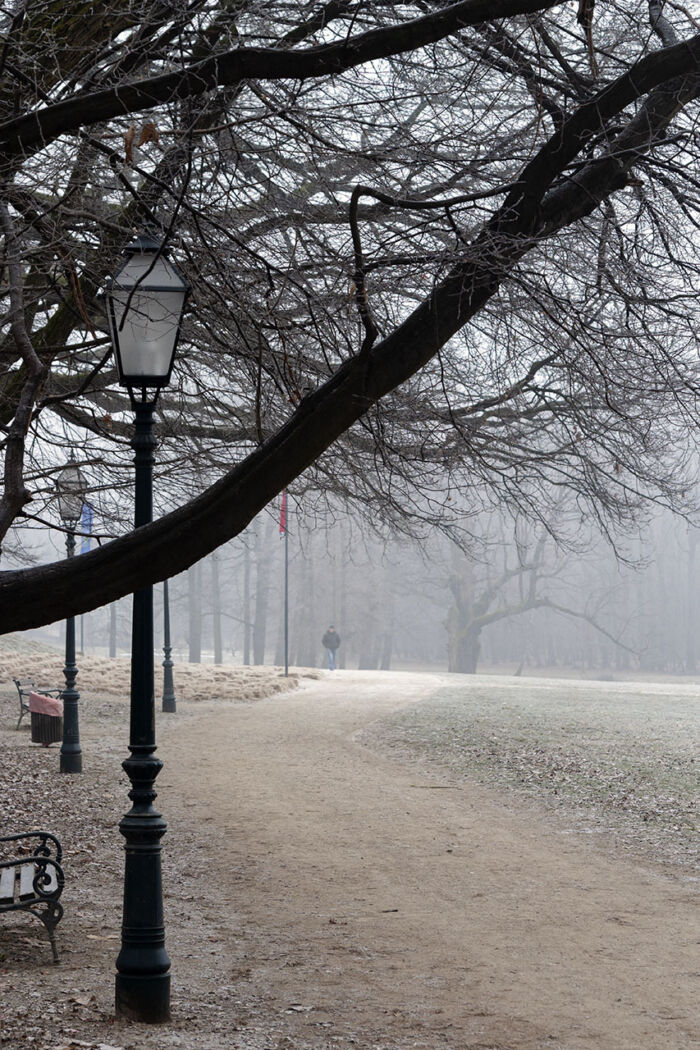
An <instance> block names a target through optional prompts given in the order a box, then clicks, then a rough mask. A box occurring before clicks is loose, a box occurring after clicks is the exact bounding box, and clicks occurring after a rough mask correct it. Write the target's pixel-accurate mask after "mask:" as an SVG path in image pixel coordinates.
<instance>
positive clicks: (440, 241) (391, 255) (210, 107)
mask: <svg viewBox="0 0 700 1050" xmlns="http://www.w3.org/2000/svg"><path fill="white" fill-rule="evenodd" d="M0 11H1V14H0V19H1V21H2V31H1V35H2V48H1V49H0V67H2V70H3V77H2V86H1V87H0V107H1V109H2V123H1V124H0V164H1V171H0V180H1V182H0V227H1V232H2V246H1V250H2V278H1V283H0V295H1V296H2V301H3V304H4V307H5V312H4V318H3V322H2V326H1V327H0V418H1V420H2V425H3V450H4V490H3V495H2V498H1V499H0V536H1V537H4V538H5V539H4V541H3V542H4V550H5V552H6V555H5V557H6V558H7V553H8V552H9V553H10V554H11V552H12V540H11V536H12V532H11V530H12V529H13V528H17V527H18V526H23V525H26V524H27V523H28V522H32V521H34V522H36V523H37V524H39V525H42V526H43V525H44V524H45V523H48V524H52V523H53V524H55V512H54V509H53V507H54V503H55V491H54V479H55V476H56V474H57V472H58V470H59V469H60V468H61V467H62V466H63V464H64V462H65V459H66V450H67V449H68V448H74V449H75V450H76V454H77V458H78V460H79V461H80V463H81V465H82V466H83V469H84V471H85V472H86V474H87V475H88V477H89V480H90V483H91V487H92V497H91V498H92V500H93V502H95V503H96V504H97V505H98V509H99V519H100V521H101V522H102V523H103V528H102V531H103V533H104V534H105V535H106V536H107V535H109V537H110V542H105V543H104V544H103V545H102V546H101V547H100V548H99V549H97V550H94V551H92V552H90V553H88V554H84V555H81V556H80V557H78V558H76V559H74V560H73V561H72V562H68V561H62V562H56V563H54V564H50V565H42V566H36V567H28V568H27V567H22V568H12V569H6V570H5V571H4V572H2V573H0V595H1V596H2V598H3V601H2V603H1V607H0V630H3V631H7V630H16V629H22V628H27V627H31V626H37V625H40V624H42V623H47V622H52V621H54V620H56V619H58V618H59V617H63V616H66V615H71V614H76V613H79V612H82V611H86V610H88V609H91V608H94V607H96V606H98V605H102V604H105V603H106V602H108V601H110V600H113V599H115V598H117V597H120V596H121V595H123V594H127V593H130V592H131V591H133V590H135V589H137V588H138V587H139V586H143V585H145V584H147V583H149V582H151V583H152V582H156V581H158V580H162V579H165V578H167V577H169V576H171V575H173V574H175V573H177V572H179V571H182V570H183V569H185V568H187V567H188V565H190V564H192V563H194V562H195V561H196V560H198V559H199V558H201V557H202V556H204V555H205V554H207V553H208V552H210V551H212V550H214V549H215V548H216V547H217V546H219V545H220V544H221V543H223V542H225V541H226V540H228V539H230V538H231V537H233V536H235V535H237V534H238V533H239V532H240V531H241V530H242V529H243V528H245V526H246V524H247V523H248V522H249V521H250V520H251V519H252V518H253V517H254V516H255V514H256V513H258V511H259V510H261V509H262V508H263V507H264V506H265V505H266V504H268V503H269V501H270V500H271V499H273V498H274V497H275V495H276V494H277V493H279V492H280V491H281V490H282V489H283V488H285V487H286V486H288V485H290V484H292V483H295V479H299V480H298V481H296V484H297V485H298V486H299V487H300V491H301V489H302V488H303V486H304V485H308V486H309V487H312V486H315V487H317V488H320V489H321V490H322V491H326V492H329V493H332V494H333V495H334V496H337V497H338V498H341V499H346V500H351V501H354V502H357V503H359V504H360V505H363V506H365V507H367V508H369V510H370V512H371V513H372V514H373V515H375V516H376V517H377V518H380V519H382V520H396V521H398V520H401V519H405V518H406V516H408V517H409V518H411V517H412V518H414V519H415V520H422V521H425V522H427V523H429V524H439V525H441V526H442V527H445V528H446V529H448V530H452V531H453V532H455V533H457V532H458V531H459V530H460V528H463V527H464V521H463V518H462V510H461V508H462V506H463V504H464V501H465V500H466V502H467V505H469V504H470V503H471V504H473V505H474V507H485V506H486V507H487V506H494V505H504V504H512V505H513V506H514V507H516V508H517V510H518V513H520V514H523V513H524V514H527V515H530V516H531V517H533V518H536V519H539V520H540V521H541V522H544V523H545V524H546V525H547V526H548V527H549V528H550V529H552V530H553V531H561V533H562V535H563V536H564V538H566V535H567V534H568V536H569V538H572V537H575V534H576V528H577V517H584V516H593V517H594V518H595V519H596V520H597V521H598V523H599V525H600V527H602V528H603V529H605V530H614V529H615V528H616V527H618V526H619V525H625V524H626V523H629V522H630V521H631V520H633V519H634V517H635V515H638V514H639V513H640V511H641V510H643V507H644V504H645V502H646V501H649V500H660V501H662V502H664V503H665V504H666V505H669V506H671V507H675V508H682V509H684V510H686V511H690V510H692V501H691V500H690V497H689V495H688V493H689V492H690V491H692V484H693V480H694V470H695V462H696V457H695V451H696V450H695V441H696V438H695V433H696V424H697V393H698V379H699V378H700V377H699V365H698V352H697V339H696V332H697V330H698V317H697V309H698V308H697V304H696V299H697V295H696V290H697V283H698V282H697V278H698V265H697V260H696V255H697V252H696V251H695V245H694V237H695V233H696V230H697V222H698V203H699V197H698V194H699V190H700V183H698V180H697V171H698V165H697V160H698V136H697V128H696V121H697V100H698V94H699V92H700V68H699V60H700V33H699V32H698V26H697V23H696V22H695V21H694V20H693V18H692V16H691V14H690V13H689V12H688V11H687V9H686V8H684V7H683V6H682V5H677V4H671V3H668V4H664V3H662V2H659V0H652V2H651V3H649V4H642V3H631V2H629V3H623V2H617V3H615V2H613V3H608V4H605V5H598V6H597V7H596V5H595V3H594V0H581V3H580V5H579V9H578V15H577V14H576V11H575V10H574V9H573V8H572V5H571V4H564V3H556V2H544V3H542V2H539V3H537V2H527V0H520V2H517V0H507V2H506V0H500V2H499V0H496V2H493V0H492V2H489V3H486V2H483V0H463V2H461V3H444V2H440V3H434V2H432V0H420V2H415V3H406V4H400V5H397V4H391V3H389V4H387V3H386V2H383V0H376V2H368V3H356V2H349V0H347V2H346V0H330V2H328V3H326V4H319V3H312V2H295V3H288V2H285V0H268V2H256V3H246V2H245V0H218V2H211V0H194V2H192V3H189V4H184V3H177V4H172V3H167V4H165V3H162V2H156V0H141V2H134V3H132V4H130V5H128V6H125V5H116V4H115V5H111V6H110V5H108V4H106V5H95V4H86V3H83V2H79V0H71V2H69V3H60V4H59V3H57V2H56V0H37V2H33V0H28V2H25V3H7V4H5V5H3V7H2V8H1V9H0ZM144 227H150V228H154V227H155V228H157V229H158V230H160V231H161V233H162V235H163V237H164V239H165V243H166V245H167V250H168V251H169V253H170V255H171V257H172V258H173V259H174V260H175V261H176V262H177V264H178V266H179V268H180V269H181V270H182V272H183V273H185V275H186V277H187V279H188V281H189V283H190V285H191V286H192V289H193V291H192V297H191V300H190V306H189V309H188V313H187V316H186V319H185V324H184V330H183V336H182V341H181V348H180V352H179V355H178V359H177V361H176V365H175V372H174V375H173V382H172V385H171V387H170V388H168V390H166V391H165V392H164V393H163V395H162V397H161V400H160V402H159V415H158V435H159V440H160V441H161V448H160V451H159V454H158V459H159V467H158V469H159V481H158V486H157V493H158V495H159V497H160V501H161V502H160V507H159V510H160V511H161V512H165V511H168V510H169V508H171V507H173V506H175V507H176V509H175V510H169V512H167V513H163V516H162V517H160V518H159V520H158V521H156V522H154V523H153V524H151V525H147V526H143V527H142V528H140V529H138V530H136V531H131V530H130V529H129V525H128V499H126V498H125V493H127V492H129V490H130V485H131V478H130V470H129V466H128V460H129V451H128V450H129V445H128V441H129V436H130V433H131V413H130V409H129V403H128V399H127V397H126V395H125V392H124V391H123V390H121V389H120V388H119V386H118V385H117V377H116V370H115V367H114V363H113V359H112V353H111V347H110V344H109V338H108V335H107V332H106V326H105V319H104V314H103V307H102V305H101V295H100V293H101V292H102V291H103V289H104V286H105V281H106V279H107V277H108V276H109V275H110V274H112V273H114V272H115V271H116V269H117V268H118V266H119V259H120V252H121V250H122V248H123V247H124V245H125V244H126V242H127V241H129V240H130V239H131V236H132V235H133V232H134V231H135V230H140V229H142V228H144ZM562 490H567V491H571V492H572V493H573V494H574V497H575V501H576V508H577V510H576V513H575V514H572V513H569V514H567V515H566V517H565V525H562V522H563V521H564V518H563V517H562V515H561V514H560V513H559V511H558V510H557V508H560V506H561V493H562ZM456 492H457V493H459V494H460V500H459V501H458V500H456V499H453V496H454V494H455V493H456ZM555 510H556V513H554V511H555ZM111 537H116V538H113V539H112V538H111ZM6 563H7V562H6Z"/></svg>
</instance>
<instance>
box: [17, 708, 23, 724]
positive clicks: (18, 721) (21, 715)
mask: <svg viewBox="0 0 700 1050" xmlns="http://www.w3.org/2000/svg"><path fill="white" fill-rule="evenodd" d="M23 718H24V708H22V709H21V711H20V713H19V718H18V719H17V725H16V726H15V729H19V724H20V722H21V721H22V719H23Z"/></svg>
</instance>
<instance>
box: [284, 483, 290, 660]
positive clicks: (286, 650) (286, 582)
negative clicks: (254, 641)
mask: <svg viewBox="0 0 700 1050" xmlns="http://www.w3.org/2000/svg"><path fill="white" fill-rule="evenodd" d="M284 503H285V507H284V509H285V523H284V674H285V677H288V676H289V529H288V528H287V522H286V517H287V515H286V510H287V493H286V491H285V493H284Z"/></svg>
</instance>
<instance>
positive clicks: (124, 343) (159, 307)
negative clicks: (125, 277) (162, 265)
mask: <svg viewBox="0 0 700 1050" xmlns="http://www.w3.org/2000/svg"><path fill="white" fill-rule="evenodd" d="M111 294H112V304H113V307H112V309H113V316H112V315H110V325H111V326H112V340H113V342H114V345H115V346H118V347H119V358H120V360H119V367H120V372H121V374H122V377H123V378H124V379H127V378H128V379H131V378H133V379H134V380H135V381H136V382H138V380H139V378H140V377H151V378H158V377H160V378H162V379H164V380H165V379H167V378H168V375H169V374H170V364H171V361H172V356H173V352H174V350H175V344H176V342H177V333H178V328H179V325H180V317H181V314H182V307H183V304H184V300H185V293H184V290H180V289H179V290H177V291H158V292H155V291H145V290H144V289H143V285H139V289H138V291H136V292H133V294H132V293H130V291H129V290H128V289H126V288H123V287H122V286H121V281H120V282H119V285H116V284H115V285H114V286H113V288H112V293H111ZM130 295H131V299H130V298H129V296H130ZM127 305H128V314H127V317H126V319H125V320H124V311H125V310H126V309H127ZM122 322H123V323H122ZM115 329H116V331H115Z"/></svg>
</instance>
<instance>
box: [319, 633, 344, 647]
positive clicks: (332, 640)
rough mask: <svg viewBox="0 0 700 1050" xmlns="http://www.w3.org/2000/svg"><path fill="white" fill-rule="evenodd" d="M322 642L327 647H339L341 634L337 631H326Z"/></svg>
mask: <svg viewBox="0 0 700 1050" xmlns="http://www.w3.org/2000/svg"><path fill="white" fill-rule="evenodd" d="M321 644H322V645H324V646H325V647H326V649H337V648H338V646H339V645H340V635H339V634H338V632H337V631H326V633H325V634H324V636H323V638H322V639H321Z"/></svg>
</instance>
